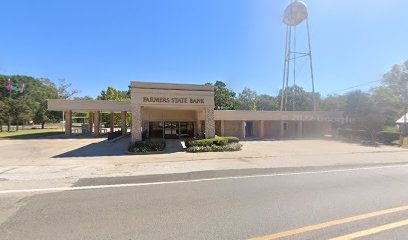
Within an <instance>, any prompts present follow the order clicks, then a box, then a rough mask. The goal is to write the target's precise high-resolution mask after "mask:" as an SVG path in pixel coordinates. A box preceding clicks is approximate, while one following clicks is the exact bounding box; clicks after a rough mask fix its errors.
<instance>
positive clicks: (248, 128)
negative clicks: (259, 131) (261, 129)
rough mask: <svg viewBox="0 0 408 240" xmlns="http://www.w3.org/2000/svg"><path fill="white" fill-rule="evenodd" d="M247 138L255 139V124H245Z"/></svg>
mask: <svg viewBox="0 0 408 240" xmlns="http://www.w3.org/2000/svg"><path fill="white" fill-rule="evenodd" d="M245 137H253V122H245Z"/></svg>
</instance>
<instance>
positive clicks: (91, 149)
mask: <svg viewBox="0 0 408 240" xmlns="http://www.w3.org/2000/svg"><path fill="white" fill-rule="evenodd" d="M129 139H130V137H129V136H127V137H124V138H122V139H120V140H118V141H116V142H112V143H110V142H107V141H102V142H98V143H92V144H89V145H86V146H83V147H81V148H78V149H74V150H72V151H69V152H66V153H63V154H59V155H56V156H53V157H52V158H72V157H102V156H123V155H126V151H127V148H128V144H129Z"/></svg>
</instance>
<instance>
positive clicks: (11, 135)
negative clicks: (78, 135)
mask: <svg viewBox="0 0 408 240" xmlns="http://www.w3.org/2000/svg"><path fill="white" fill-rule="evenodd" d="M63 133H64V132H62V131H61V130H58V129H24V130H19V131H13V132H0V139H30V138H38V137H45V136H52V135H58V134H63Z"/></svg>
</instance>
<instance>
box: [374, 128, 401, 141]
mask: <svg viewBox="0 0 408 240" xmlns="http://www.w3.org/2000/svg"><path fill="white" fill-rule="evenodd" d="M399 139H400V134H399V133H396V132H387V131H381V132H379V133H377V140H378V141H379V142H381V143H384V144H392V142H394V141H396V140H399Z"/></svg>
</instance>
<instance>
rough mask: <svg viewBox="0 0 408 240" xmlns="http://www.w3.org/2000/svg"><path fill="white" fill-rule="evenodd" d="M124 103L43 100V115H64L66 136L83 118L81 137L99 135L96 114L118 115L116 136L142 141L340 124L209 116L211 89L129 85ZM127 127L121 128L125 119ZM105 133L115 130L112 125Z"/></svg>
mask: <svg viewBox="0 0 408 240" xmlns="http://www.w3.org/2000/svg"><path fill="white" fill-rule="evenodd" d="M129 87H130V92H131V99H130V101H128V102H123V101H109V100H62V99H50V100H48V110H50V111H63V112H64V113H65V134H72V133H73V128H72V114H73V113H75V112H86V113H89V122H88V123H87V124H86V125H87V126H88V130H87V131H86V132H88V133H92V134H95V135H99V134H101V133H103V132H105V131H102V128H101V126H100V125H101V124H100V120H101V114H110V117H111V123H113V122H114V121H112V120H113V119H114V116H115V114H120V128H121V130H122V134H127V133H128V132H129V129H128V126H129V125H130V126H131V127H130V133H131V141H132V142H135V141H139V140H142V137H143V138H146V137H147V138H165V139H169V138H192V137H197V138H213V137H215V136H216V135H218V136H236V137H239V138H240V139H255V138H256V139H258V138H259V139H262V138H265V139H266V138H267V139H284V138H295V137H312V136H313V137H314V136H322V135H327V134H331V133H332V131H333V129H334V128H333V126H335V124H336V123H338V122H342V121H343V116H342V113H340V112H320V111H285V112H282V111H242V110H214V87H213V86H207V85H196V84H170V83H149V82H131V83H130V86H129ZM129 113H130V115H131V122H130V123H127V122H126V121H127V119H128V118H127V116H128V115H129ZM104 130H106V132H107V131H109V130H110V131H111V132H113V131H114V130H115V126H114V124H111V126H110V127H109V128H108V129H104Z"/></svg>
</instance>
